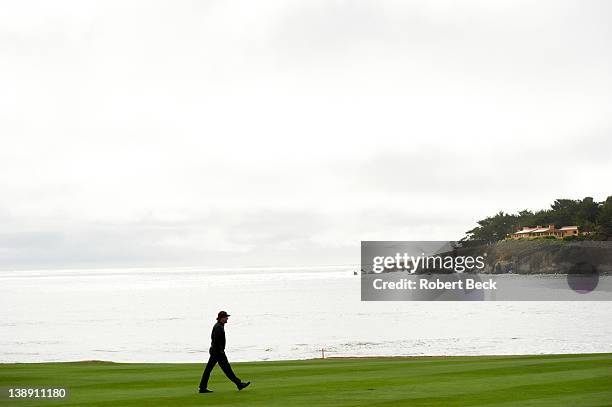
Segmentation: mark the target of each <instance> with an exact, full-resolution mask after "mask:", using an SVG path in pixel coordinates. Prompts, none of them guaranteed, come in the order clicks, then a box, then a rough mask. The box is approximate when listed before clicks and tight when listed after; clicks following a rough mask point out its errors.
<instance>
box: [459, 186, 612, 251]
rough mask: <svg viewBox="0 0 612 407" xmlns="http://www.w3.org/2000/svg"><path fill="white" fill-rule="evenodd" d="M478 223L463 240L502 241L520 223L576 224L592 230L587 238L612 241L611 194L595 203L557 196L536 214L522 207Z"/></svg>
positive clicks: (583, 229)
mask: <svg viewBox="0 0 612 407" xmlns="http://www.w3.org/2000/svg"><path fill="white" fill-rule="evenodd" d="M477 223H478V226H477V227H475V228H474V229H472V230H469V231H467V232H466V236H465V237H464V238H463V239H462V240H464V241H475V240H480V241H485V242H488V243H492V242H497V241H499V240H503V239H504V238H505V237H506V236H508V234H510V233H512V232H514V231H515V230H517V229H519V228H521V227H523V226H538V225H541V226H545V225H550V224H554V225H555V226H556V227H562V226H572V225H576V226H578V227H579V228H580V230H582V231H585V232H591V233H590V234H589V235H587V236H588V237H589V238H590V239H594V240H612V196H609V197H608V198H607V199H606V200H605V201H604V202H595V201H594V200H593V198H592V197H586V198H584V199H582V200H573V199H556V200H555V201H554V202H553V203H552V205H551V206H550V209H542V210H539V211H537V212H535V213H534V212H531V211H529V210H523V211H520V212H519V213H518V214H516V215H513V214H507V213H504V212H498V213H497V214H496V215H494V216H489V217H487V218H485V219H482V220H479V221H478V222H477Z"/></svg>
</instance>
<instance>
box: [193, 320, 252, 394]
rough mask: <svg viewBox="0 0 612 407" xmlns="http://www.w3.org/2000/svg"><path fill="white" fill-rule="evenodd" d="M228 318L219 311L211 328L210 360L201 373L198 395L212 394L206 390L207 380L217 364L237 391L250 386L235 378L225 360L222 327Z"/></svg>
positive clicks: (223, 331)
mask: <svg viewBox="0 0 612 407" xmlns="http://www.w3.org/2000/svg"><path fill="white" fill-rule="evenodd" d="M228 317H229V314H228V313H227V312H225V311H221V312H219V314H218V315H217V323H216V324H215V326H213V330H212V334H210V340H211V344H210V350H209V353H210V358H209V359H208V363H207V364H206V368H205V369H204V373H202V380H201V381H200V393H212V390H208V378H209V377H210V372H212V370H213V368H214V367H215V365H216V364H217V363H219V366H221V370H223V373H225V375H226V376H227V378H228V379H230V380H231V381H232V382H234V384H235V385H236V387H237V388H238V390H242V389H244V388H245V387H247V386H248V385H249V384H251V382H246V383H244V382H242V381H241V380H240V379H239V378H237V377H236V375H235V374H234V372H233V371H232V367H231V366H230V364H229V361H228V360H227V356H225V328H224V327H223V325H225V324H227V318H228Z"/></svg>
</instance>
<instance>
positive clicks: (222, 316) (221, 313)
mask: <svg viewBox="0 0 612 407" xmlns="http://www.w3.org/2000/svg"><path fill="white" fill-rule="evenodd" d="M229 316H230V314H228V313H227V312H225V311H219V313H218V314H217V320H220V319H221V318H225V317H229Z"/></svg>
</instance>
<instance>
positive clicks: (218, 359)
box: [200, 352, 240, 389]
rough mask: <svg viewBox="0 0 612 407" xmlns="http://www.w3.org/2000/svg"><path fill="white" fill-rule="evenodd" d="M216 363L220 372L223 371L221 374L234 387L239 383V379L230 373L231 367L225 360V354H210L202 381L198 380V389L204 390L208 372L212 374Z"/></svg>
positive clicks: (206, 385) (208, 375)
mask: <svg viewBox="0 0 612 407" xmlns="http://www.w3.org/2000/svg"><path fill="white" fill-rule="evenodd" d="M217 363H219V366H221V370H223V373H225V375H226V376H227V378H228V379H230V380H231V381H232V382H234V384H235V385H238V383H240V379H239V378H237V377H236V375H235V374H234V372H233V371H232V367H231V366H230V364H229V361H228V360H227V356H225V352H220V353H219V352H210V358H208V363H207V364H206V368H204V373H202V380H200V389H205V388H207V387H208V378H209V377H210V372H212V370H213V368H214V367H215V365H216V364H217Z"/></svg>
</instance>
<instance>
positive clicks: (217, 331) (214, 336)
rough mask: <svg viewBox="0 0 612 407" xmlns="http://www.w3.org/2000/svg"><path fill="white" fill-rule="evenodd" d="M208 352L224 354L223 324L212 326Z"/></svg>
mask: <svg viewBox="0 0 612 407" xmlns="http://www.w3.org/2000/svg"><path fill="white" fill-rule="evenodd" d="M210 352H211V353H223V352H225V329H224V328H223V324H221V323H219V322H217V323H216V324H215V326H213V329H212V333H211V334H210Z"/></svg>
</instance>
